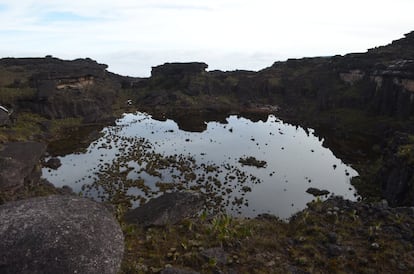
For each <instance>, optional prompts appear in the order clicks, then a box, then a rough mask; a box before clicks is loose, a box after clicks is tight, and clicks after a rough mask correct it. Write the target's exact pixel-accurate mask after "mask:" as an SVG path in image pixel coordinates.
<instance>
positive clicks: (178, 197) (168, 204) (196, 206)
mask: <svg viewBox="0 0 414 274" xmlns="http://www.w3.org/2000/svg"><path fill="white" fill-rule="evenodd" d="M203 204H204V200H203V199H202V197H201V195H200V194H197V193H193V192H173V193H166V194H164V195H162V196H160V197H158V198H155V199H152V200H150V201H149V202H148V203H146V204H144V205H143V206H141V207H138V208H135V209H133V210H131V211H129V212H127V213H126V214H125V220H126V221H127V222H129V223H134V224H138V225H142V226H163V225H167V224H175V223H178V222H180V221H181V220H183V219H185V218H187V217H191V216H194V215H195V214H197V213H198V212H200V211H201V209H202V208H203Z"/></svg>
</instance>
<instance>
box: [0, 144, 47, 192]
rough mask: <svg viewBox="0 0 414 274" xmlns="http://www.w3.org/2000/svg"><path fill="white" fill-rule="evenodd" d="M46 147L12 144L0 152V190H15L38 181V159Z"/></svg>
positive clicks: (5, 146) (6, 145)
mask: <svg viewBox="0 0 414 274" xmlns="http://www.w3.org/2000/svg"><path fill="white" fill-rule="evenodd" d="M45 150H46V145H45V144H42V143H38V142H12V143H7V144H5V145H4V147H3V149H2V150H0V190H4V191H6V190H7V191H8V190H16V189H18V188H21V187H23V185H24V184H25V183H26V184H29V185H36V184H38V183H39V181H40V176H41V170H40V169H39V168H38V164H39V159H40V157H41V156H42V155H43V153H44V152H45Z"/></svg>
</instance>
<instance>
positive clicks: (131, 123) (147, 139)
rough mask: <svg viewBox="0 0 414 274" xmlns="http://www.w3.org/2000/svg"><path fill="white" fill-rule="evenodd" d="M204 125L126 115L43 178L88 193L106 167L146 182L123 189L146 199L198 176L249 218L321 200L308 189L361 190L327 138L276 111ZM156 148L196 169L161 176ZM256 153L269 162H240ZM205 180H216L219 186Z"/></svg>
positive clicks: (346, 193)
mask: <svg viewBox="0 0 414 274" xmlns="http://www.w3.org/2000/svg"><path fill="white" fill-rule="evenodd" d="M189 118H190V117H189ZM205 128H206V129H205V130H204V131H202V132H189V131H184V130H181V129H179V127H178V125H177V124H176V123H175V122H174V121H173V120H169V119H167V120H165V121H158V120H155V119H153V118H152V117H151V116H150V115H147V114H145V113H136V114H125V115H124V117H123V118H122V119H119V120H118V121H117V125H116V126H113V127H107V128H105V129H104V130H103V134H104V136H103V137H102V138H100V139H98V140H97V141H96V142H94V143H92V144H91V145H90V146H89V147H88V149H87V151H86V152H85V153H76V154H68V155H66V156H63V157H60V159H61V161H62V166H61V167H60V168H59V169H58V170H50V169H47V168H45V169H43V177H44V178H46V179H48V180H49V181H50V182H52V183H53V184H55V185H56V186H63V185H69V186H71V187H72V188H73V189H74V190H75V191H81V190H82V186H83V185H84V184H90V183H92V182H94V181H97V180H98V179H99V178H100V179H102V178H103V177H102V176H99V173H100V172H102V171H104V172H107V173H108V168H109V167H110V168H111V169H117V170H116V171H117V172H118V173H122V172H123V173H122V174H124V175H125V174H126V175H125V176H124V177H123V178H124V179H125V178H126V179H127V180H130V181H131V182H132V181H134V180H138V179H139V180H141V182H144V184H145V185H146V186H147V187H148V189H149V191H150V193H146V194H145V193H143V191H142V190H141V189H139V188H136V187H131V188H128V189H125V185H123V186H122V187H123V188H124V189H125V193H128V195H130V196H131V195H132V196H133V195H135V194H136V195H144V196H145V195H147V198H149V197H153V196H156V193H157V191H158V192H159V187H158V185H157V184H156V183H157V182H163V183H175V184H180V182H184V181H186V180H187V181H189V180H192V183H191V185H192V186H194V185H197V184H205V188H203V190H206V189H207V188H208V191H209V192H214V193H216V194H217V196H219V197H222V198H223V199H222V203H223V205H224V208H226V210H227V211H228V212H229V213H231V214H233V215H242V216H248V217H252V216H256V215H257V214H260V213H271V214H275V215H277V216H279V217H281V218H287V217H289V216H291V215H292V214H293V213H295V212H297V211H299V210H301V209H303V208H304V207H305V206H306V203H308V202H309V201H311V200H313V199H314V197H313V196H312V195H310V194H308V193H306V190H307V189H308V188H309V187H316V188H319V189H327V190H329V191H330V192H331V193H334V194H336V195H342V196H343V197H344V198H347V199H350V200H355V199H356V195H355V189H354V188H353V187H352V186H351V185H350V178H351V177H353V176H356V175H357V173H356V171H355V170H353V169H352V168H351V167H349V166H347V165H345V164H344V163H343V162H342V161H341V160H340V159H338V158H336V157H335V156H334V154H333V153H332V152H331V151H330V150H329V149H327V148H325V147H323V145H322V144H323V140H321V139H319V138H318V137H316V136H315V135H314V132H313V130H311V129H306V130H305V129H303V128H300V127H295V126H292V125H289V124H286V123H283V121H280V120H279V119H277V118H276V117H275V116H273V115H269V116H268V117H267V120H265V121H257V122H252V121H251V120H249V119H246V118H243V117H238V116H235V115H231V116H228V117H227V119H226V123H220V122H206V123H205ZM134 140H135V141H134ZM136 140H139V143H137V142H136ZM144 143H145V145H142V144H144ZM134 150H140V151H141V154H140V155H147V156H146V157H143V159H144V160H143V162H140V161H137V160H136V159H137V158H136V157H135V158H131V157H129V158H128V157H124V156H125V154H128V153H129V154H131V153H132V152H133V151H134ZM150 154H151V155H153V154H157V155H158V156H156V157H155V158H156V159H157V161H159V158H160V157H164V158H168V157H169V156H172V155H175V156H174V157H176V158H177V157H184V158H185V159H190V162H191V163H190V164H188V162H187V164H188V165H189V166H190V165H191V167H189V169H192V171H191V172H190V171H187V170H186V171H182V170H183V168H180V167H177V166H176V167H175V168H173V167H166V166H163V167H162V168H161V167H157V166H156V167H155V170H156V171H157V172H158V174H153V173H151V172H147V171H148V168H147V170H145V166H146V161H149V160H148V159H150V158H151V157H152V158H151V159H154V156H149V155H150ZM160 155H161V156H160ZM249 156H253V157H255V158H256V159H257V160H261V161H266V166H265V167H263V168H258V167H255V166H245V165H242V164H241V163H240V162H239V160H240V158H245V157H249ZM207 166H212V167H215V169H214V171H213V172H211V176H210V177H211V178H209V179H207V178H205V177H208V176H205V175H203V173H205V172H204V171H205V170H206V167H207ZM179 170H181V171H179ZM180 172H181V175H180ZM183 172H184V173H185V172H187V173H185V174H184V173H183ZM188 174H190V175H192V176H190V175H188ZM184 175H185V176H184ZM193 177H194V178H193ZM201 177H203V178H201ZM197 179H199V180H197ZM202 179H204V181H209V180H210V181H211V182H212V183H211V185H212V187H210V186H208V185H207V184H208V183H205V182H204V181H203V180H202ZM106 180H107V181H111V180H115V179H113V178H109V179H108V177H107V179H106ZM218 182H220V183H218ZM129 185H131V184H129ZM102 191H104V190H102V189H100V190H99V191H98V190H96V191H95V192H94V191H90V192H89V194H91V195H92V196H99V195H102V196H103V197H104V196H105V193H99V192H102ZM241 199H242V201H241ZM226 200H227V203H226ZM229 201H230V202H229ZM234 201H239V203H234Z"/></svg>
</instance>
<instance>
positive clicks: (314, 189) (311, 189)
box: [306, 187, 330, 197]
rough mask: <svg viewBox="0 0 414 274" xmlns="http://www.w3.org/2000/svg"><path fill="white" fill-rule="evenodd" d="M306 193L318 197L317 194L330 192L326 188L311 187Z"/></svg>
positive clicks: (321, 194)
mask: <svg viewBox="0 0 414 274" xmlns="http://www.w3.org/2000/svg"><path fill="white" fill-rule="evenodd" d="M306 193H309V194H311V195H313V196H315V197H317V196H324V195H328V194H329V193H330V192H329V191H328V190H326V189H318V188H316V187H310V188H308V189H307V190H306Z"/></svg>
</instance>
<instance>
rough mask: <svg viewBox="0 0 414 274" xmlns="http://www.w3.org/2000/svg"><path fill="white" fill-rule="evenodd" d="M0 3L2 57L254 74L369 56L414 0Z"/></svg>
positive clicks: (400, 26) (406, 19)
mask: <svg viewBox="0 0 414 274" xmlns="http://www.w3.org/2000/svg"><path fill="white" fill-rule="evenodd" d="M0 7H1V8H0V26H1V27H0V39H1V41H2V43H1V44H0V55H2V56H12V55H15V56H24V55H26V56H27V55H36V56H43V55H46V54H53V55H55V56H58V57H62V58H76V57H86V56H89V57H91V58H99V59H98V61H101V62H107V63H109V65H110V67H114V70H115V71H116V72H128V74H135V75H138V74H140V73H141V72H142V71H148V70H149V68H143V67H140V68H137V66H133V64H132V62H131V59H132V58H131V57H129V55H128V54H131V55H130V56H132V55H134V56H137V54H136V53H139V54H138V56H139V58H142V60H154V61H157V62H160V63H162V62H164V61H163V59H162V58H167V57H168V60H165V61H173V60H174V59H175V60H177V61H179V60H187V59H193V60H207V61H208V60H211V61H212V62H213V64H210V66H211V67H215V68H216V67H217V68H222V69H231V68H251V69H257V66H258V64H259V63H260V64H263V65H270V64H271V63H272V62H273V61H276V60H274V59H270V58H279V59H286V58H287V57H299V56H314V55H332V54H336V53H340V54H343V53H347V52H351V51H364V50H366V49H367V48H370V47H374V46H377V45H381V44H385V43H388V42H390V41H391V40H392V39H397V38H399V37H401V36H402V34H404V33H406V32H408V31H411V30H412V28H413V26H414V24H413V23H414V17H413V16H412V11H413V10H414V1H412V0H394V1H393V2H392V3H391V2H389V1H385V0H376V1H373V0H365V1H359V0H358V1H357V0H348V1H332V0H331V1H328V0H314V1H306V0H290V1H276V0H274V1H270V0H269V1H267V0H256V1H246V0H239V1H236V0H221V1H219V0H210V1H208V2H207V1H203V2H195V1H190V0H175V1H173V0H168V1H167V0H122V1H120V0H117V1H112V0H99V1H98V0H82V1H73V0H71V1H67V0H38V1H35V0H19V1H14V0H7V1H6V0H0ZM59 15H60V17H61V18H59ZM257 53H259V54H260V56H266V57H265V59H266V58H269V60H263V61H260V62H259V61H258V60H262V59H260V58H259V59H258V58H257ZM146 54H151V56H146ZM224 56H227V57H229V56H233V57H231V58H225V57H224ZM235 56H238V57H235ZM226 60H227V62H228V63H226ZM140 63H141V64H142V65H141V66H144V65H147V62H146V61H145V62H144V61H142V62H141V61H137V64H140ZM144 63H145V64H144ZM243 64H246V65H245V66H244V67H243V66H242V65H243ZM154 65H155V64H154ZM220 66H221V67H220ZM134 70H135V71H137V72H136V73H134ZM138 71H139V73H138Z"/></svg>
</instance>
